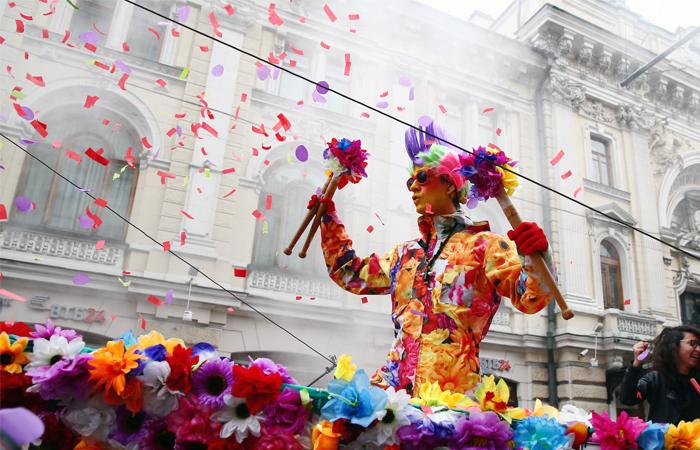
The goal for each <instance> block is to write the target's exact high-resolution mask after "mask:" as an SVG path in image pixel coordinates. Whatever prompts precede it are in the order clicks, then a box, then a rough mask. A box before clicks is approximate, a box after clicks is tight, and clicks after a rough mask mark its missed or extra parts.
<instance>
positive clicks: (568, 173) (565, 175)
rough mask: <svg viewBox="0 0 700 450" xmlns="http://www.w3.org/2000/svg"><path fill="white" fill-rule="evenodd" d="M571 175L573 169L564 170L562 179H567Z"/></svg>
mask: <svg viewBox="0 0 700 450" xmlns="http://www.w3.org/2000/svg"><path fill="white" fill-rule="evenodd" d="M571 175H572V172H571V170H567V171H566V172H564V173H563V174H562V175H561V179H562V180H566V179H567V178H569V177H570V176H571Z"/></svg>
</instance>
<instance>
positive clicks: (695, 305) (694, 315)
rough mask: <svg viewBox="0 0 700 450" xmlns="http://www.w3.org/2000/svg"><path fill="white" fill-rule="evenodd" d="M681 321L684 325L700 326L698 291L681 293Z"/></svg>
mask: <svg viewBox="0 0 700 450" xmlns="http://www.w3.org/2000/svg"><path fill="white" fill-rule="evenodd" d="M681 321H682V322H683V324H684V325H695V326H696V327H698V326H700V292H689V291H685V292H684V293H683V294H681Z"/></svg>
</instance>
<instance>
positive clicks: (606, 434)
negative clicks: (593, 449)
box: [591, 411, 648, 450]
mask: <svg viewBox="0 0 700 450" xmlns="http://www.w3.org/2000/svg"><path fill="white" fill-rule="evenodd" d="M591 424H593V428H594V429H595V432H594V433H593V441H594V442H598V443H600V448H601V450H633V449H638V448H639V447H638V446H637V437H639V435H640V434H641V433H642V431H644V430H645V429H646V427H647V426H648V424H647V423H646V422H645V421H644V420H642V419H640V418H638V417H632V416H630V415H628V414H627V413H626V412H625V411H622V413H621V414H620V416H619V417H618V418H617V421H613V420H612V419H611V418H610V416H608V414H607V413H606V412H603V413H602V414H598V413H597V412H595V411H593V418H592V419H591Z"/></svg>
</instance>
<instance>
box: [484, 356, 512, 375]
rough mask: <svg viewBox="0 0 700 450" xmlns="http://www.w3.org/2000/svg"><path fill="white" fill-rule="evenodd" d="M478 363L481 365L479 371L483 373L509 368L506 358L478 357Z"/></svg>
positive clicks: (503, 370)
mask: <svg viewBox="0 0 700 450" xmlns="http://www.w3.org/2000/svg"><path fill="white" fill-rule="evenodd" d="M479 364H480V365H481V373H484V374H489V373H493V372H508V371H509V370H510V361H508V360H507V359H496V358H479Z"/></svg>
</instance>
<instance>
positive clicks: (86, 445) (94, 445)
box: [73, 438, 105, 450]
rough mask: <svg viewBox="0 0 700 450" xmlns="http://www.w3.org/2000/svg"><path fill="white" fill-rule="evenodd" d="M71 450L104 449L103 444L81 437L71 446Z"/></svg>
mask: <svg viewBox="0 0 700 450" xmlns="http://www.w3.org/2000/svg"><path fill="white" fill-rule="evenodd" d="M73 450H105V446H104V445H102V443H101V442H99V441H96V440H94V439H87V438H83V439H81V440H80V442H78V445H76V446H75V447H73Z"/></svg>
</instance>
